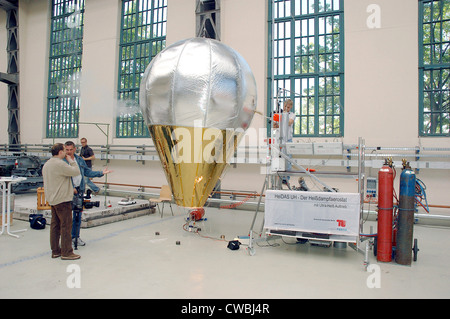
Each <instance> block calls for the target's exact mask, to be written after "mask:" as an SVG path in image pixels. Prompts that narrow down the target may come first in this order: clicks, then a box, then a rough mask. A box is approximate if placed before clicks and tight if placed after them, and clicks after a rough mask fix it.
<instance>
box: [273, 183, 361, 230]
mask: <svg viewBox="0 0 450 319" xmlns="http://www.w3.org/2000/svg"><path fill="white" fill-rule="evenodd" d="M359 214H360V196H359V194H358V193H332V192H300V191H288V190H287V191H283V190H268V191H267V192H266V201H265V219H264V220H265V222H264V227H265V228H267V229H272V230H289V231H303V232H309V233H320V234H331V235H344V236H359Z"/></svg>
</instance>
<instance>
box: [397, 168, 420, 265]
mask: <svg viewBox="0 0 450 319" xmlns="http://www.w3.org/2000/svg"><path fill="white" fill-rule="evenodd" d="M415 189H416V174H415V173H414V171H413V170H411V167H409V165H407V166H406V167H405V165H404V169H403V171H402V173H401V175H400V197H399V203H398V221H397V228H398V230H397V245H396V250H395V261H396V262H397V263H398V264H401V265H411V261H412V244H413V227H414V209H415V208H414V195H415Z"/></svg>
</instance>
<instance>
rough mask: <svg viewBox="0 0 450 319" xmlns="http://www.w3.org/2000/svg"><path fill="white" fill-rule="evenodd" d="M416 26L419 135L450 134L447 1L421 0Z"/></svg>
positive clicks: (449, 3) (449, 9) (449, 6)
mask: <svg viewBox="0 0 450 319" xmlns="http://www.w3.org/2000/svg"><path fill="white" fill-rule="evenodd" d="M419 25H420V26H419V43H420V45H419V87H420V89H419V94H420V96H419V135H420V136H450V105H449V102H450V89H449V82H450V81H449V77H450V0H420V1H419Z"/></svg>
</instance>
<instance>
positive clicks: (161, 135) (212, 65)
mask: <svg viewBox="0 0 450 319" xmlns="http://www.w3.org/2000/svg"><path fill="white" fill-rule="evenodd" d="M140 106H141V110H142V114H143V116H144V120H145V122H146V124H147V125H148V127H149V132H150V134H151V136H152V138H153V142H154V144H155V147H156V149H157V151H158V154H159V157H160V160H161V163H162V166H163V168H164V172H165V174H166V178H167V180H168V182H169V184H170V186H171V188H172V193H173V195H174V198H175V201H176V202H177V204H178V205H180V206H183V207H191V208H195V207H203V205H204V203H205V202H206V200H207V198H208V196H209V194H210V193H211V191H212V190H213V189H214V187H215V185H216V183H217V181H218V179H219V177H220V176H221V175H222V173H223V171H224V169H225V167H226V165H227V161H228V159H229V157H230V156H231V155H232V154H233V153H234V151H235V149H236V147H237V145H238V144H239V140H240V138H241V137H242V135H243V134H244V133H245V130H246V129H247V128H248V127H249V126H250V123H251V121H252V119H253V115H254V113H255V112H254V111H255V109H256V82H255V79H254V76H253V73H252V72H251V69H250V67H249V66H248V64H247V62H246V61H245V60H244V59H243V58H242V56H241V55H239V53H237V52H236V51H235V50H233V49H232V48H230V47H229V46H226V45H224V44H222V43H221V42H219V41H216V40H213V39H205V38H192V39H187V40H183V41H180V42H177V43H175V44H173V45H171V46H169V47H167V48H166V49H164V50H163V51H161V52H160V53H159V54H158V55H157V56H156V57H155V58H153V60H152V62H151V63H150V64H149V66H148V67H147V69H146V71H145V73H144V76H143V79H142V82H141V90H140Z"/></svg>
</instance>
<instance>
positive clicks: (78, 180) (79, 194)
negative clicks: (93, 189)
mask: <svg viewBox="0 0 450 319" xmlns="http://www.w3.org/2000/svg"><path fill="white" fill-rule="evenodd" d="M64 148H65V151H66V154H67V156H68V157H70V159H71V160H74V161H75V162H76V163H77V164H78V168H79V174H78V175H77V176H74V177H72V182H73V193H74V195H73V202H74V203H76V202H77V201H78V202H79V201H80V198H81V200H82V198H83V196H84V191H85V190H86V184H85V180H84V176H86V177H102V176H103V175H105V174H109V173H112V172H113V171H110V170H108V168H105V169H104V170H103V171H93V170H91V169H90V168H89V167H88V166H87V165H86V162H85V161H84V159H83V158H82V157H81V156H79V155H77V154H75V152H76V147H75V144H74V143H73V142H72V141H67V142H66V143H64ZM75 206H78V207H74V208H75V209H74V212H73V223H72V242H73V243H74V244H75V243H76V244H77V245H80V246H84V245H86V243H85V242H83V241H82V240H81V239H80V238H79V237H80V226H81V211H82V206H81V207H79V205H75Z"/></svg>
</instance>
